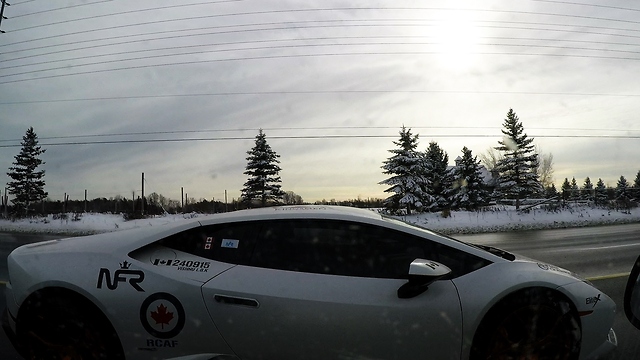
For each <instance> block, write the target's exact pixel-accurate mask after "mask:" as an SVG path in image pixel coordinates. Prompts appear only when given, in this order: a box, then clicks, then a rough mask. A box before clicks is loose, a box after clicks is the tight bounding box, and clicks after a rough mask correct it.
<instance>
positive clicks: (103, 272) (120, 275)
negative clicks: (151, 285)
mask: <svg viewBox="0 0 640 360" xmlns="http://www.w3.org/2000/svg"><path fill="white" fill-rule="evenodd" d="M129 266H131V264H130V263H128V262H126V261H125V262H123V263H120V269H118V270H116V271H114V273H113V279H112V278H111V271H109V269H106V268H100V272H99V273H98V285H97V288H98V289H102V284H103V283H105V282H106V285H107V289H109V290H115V289H117V288H118V284H119V283H121V282H127V280H128V282H129V284H130V285H131V286H132V287H133V288H134V289H136V290H137V291H142V292H144V289H143V288H142V287H141V286H140V283H141V282H142V281H144V272H143V271H142V270H130V269H129Z"/></svg>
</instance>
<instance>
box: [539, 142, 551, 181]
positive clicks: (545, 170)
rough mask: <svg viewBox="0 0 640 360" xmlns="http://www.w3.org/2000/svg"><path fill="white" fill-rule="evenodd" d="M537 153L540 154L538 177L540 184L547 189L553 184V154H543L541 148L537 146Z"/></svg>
mask: <svg viewBox="0 0 640 360" xmlns="http://www.w3.org/2000/svg"><path fill="white" fill-rule="evenodd" d="M536 154H537V155H538V167H537V168H536V173H537V174H538V179H540V184H541V185H542V187H543V188H544V189H546V188H549V187H551V185H552V184H553V154H552V153H548V154H543V153H542V152H540V149H539V148H536Z"/></svg>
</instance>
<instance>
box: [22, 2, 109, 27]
mask: <svg viewBox="0 0 640 360" xmlns="http://www.w3.org/2000/svg"><path fill="white" fill-rule="evenodd" d="M110 1H113V0H100V1H94V2H90V3H84V4H76V5H69V6H65V7H61V8H55V9H49V10H42V11H36V12H34V13H30V14H22V15H15V16H12V17H11V18H12V19H15V18H20V17H24V16H30V15H38V14H44V13H48V12H52V11H57V10H67V9H72V8H77V7H81V6H87V5H95V4H99V3H105V2H110ZM25 2H28V1H25ZM25 2H22V3H18V4H24V3H25ZM13 31H16V30H13Z"/></svg>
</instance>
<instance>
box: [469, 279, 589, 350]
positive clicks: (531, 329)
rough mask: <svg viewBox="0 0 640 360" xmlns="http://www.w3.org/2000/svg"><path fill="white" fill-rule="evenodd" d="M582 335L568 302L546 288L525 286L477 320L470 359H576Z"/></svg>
mask: <svg viewBox="0 0 640 360" xmlns="http://www.w3.org/2000/svg"><path fill="white" fill-rule="evenodd" d="M581 338H582V334H581V330H580V325H579V322H578V318H577V315H576V311H575V310H574V308H573V307H572V305H571V303H570V302H569V301H568V300H566V299H564V298H563V297H562V296H560V295H559V294H555V293H554V292H553V291H551V290H548V289H539V288H533V289H527V290H524V291H521V292H518V293H516V294H512V295H510V296H508V297H507V298H505V299H504V300H502V301H501V302H500V303H498V305H496V306H494V307H493V308H492V309H491V310H490V311H489V313H488V314H487V316H486V317H485V320H483V322H482V323H481V324H480V327H479V328H478V331H477V332H476V336H475V339H474V342H473V347H472V355H471V359H472V360H481V359H482V360H506V359H523V360H547V359H549V360H551V359H553V360H576V359H578V355H579V352H580V340H581Z"/></svg>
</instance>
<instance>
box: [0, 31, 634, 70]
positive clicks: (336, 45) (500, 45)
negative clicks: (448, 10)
mask: <svg viewBox="0 0 640 360" xmlns="http://www.w3.org/2000/svg"><path fill="white" fill-rule="evenodd" d="M358 38H364V37H358ZM374 38H379V37H369V39H374ZM331 39H333V40H341V37H334V38H329V40H331ZM509 39H510V40H514V38H509ZM305 40H310V39H305ZM519 40H521V39H519ZM282 41H298V40H289V39H287V40H263V41H238V42H229V43H216V44H199V45H185V46H174V47H168V48H157V49H144V50H136V51H124V52H117V53H108V54H100V55H87V56H80V57H75V58H66V59H59V60H49V61H42V62H36V63H30V64H22V65H13V66H5V67H3V70H6V69H13V68H20V67H30V66H37V65H46V64H53V63H59V62H65V61H77V60H84V59H93V58H99V57H107V56H116V55H129V54H134V53H144V52H152V51H163V50H179V49H180V50H182V49H189V48H203V47H210V46H219V45H240V44H253V43H261V42H263V43H270V42H282ZM564 41H565V42H571V40H564ZM578 42H581V43H591V42H589V41H578ZM438 44H440V43H439V42H345V43H336V42H330V43H319V44H294V45H268V46H254V47H243V48H231V49H215V50H202V51H190V52H182V53H172V54H161V55H149V56H141V57H131V58H123V59H115V60H107V61H98V62H90V63H84V64H76V65H65V66H61V67H52V68H46V69H37V70H29V71H24V72H18V73H13V74H5V75H0V78H3V77H8V76H17V75H25V74H33V73H38V72H45V71H52V70H60V69H68V68H76V67H84V66H91V65H102V64H109V63H118V62H126V61H135V60H148V59H155V58H166V57H168V56H186V55H197V54H209V53H222V52H231V51H238V52H239V51H255V50H274V49H299V48H314V47H332V46H335V47H346V46H372V45H379V46H381V45H394V46H404V45H411V46H413V45H438ZM478 45H479V46H497V47H527V48H541V49H555V50H580V51H582V50H584V51H599V52H615V53H623V54H640V51H631V50H615V49H605V48H588V47H575V46H554V45H532V44H506V43H483V44H478ZM635 46H640V44H638V45H635Z"/></svg>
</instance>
